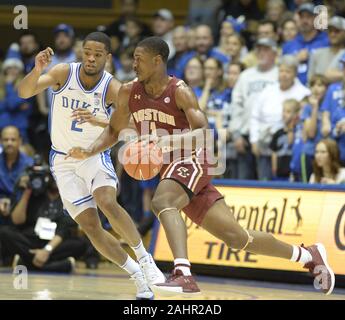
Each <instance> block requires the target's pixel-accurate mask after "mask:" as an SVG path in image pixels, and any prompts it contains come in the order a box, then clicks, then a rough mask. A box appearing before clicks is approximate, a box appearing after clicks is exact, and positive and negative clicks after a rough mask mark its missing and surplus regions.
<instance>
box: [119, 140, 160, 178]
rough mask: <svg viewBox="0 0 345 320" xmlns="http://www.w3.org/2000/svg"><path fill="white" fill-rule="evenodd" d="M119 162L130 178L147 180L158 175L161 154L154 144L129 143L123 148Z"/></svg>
mask: <svg viewBox="0 0 345 320" xmlns="http://www.w3.org/2000/svg"><path fill="white" fill-rule="evenodd" d="M121 162H122V164H123V167H124V169H125V170H126V172H127V173H128V174H129V175H130V176H131V177H132V178H134V179H136V180H149V179H152V178H153V177H155V176H156V175H157V174H159V171H160V170H161V168H162V166H163V153H162V150H161V149H160V148H159V147H158V146H157V145H156V144H155V143H154V142H150V143H147V142H141V141H139V142H137V141H135V142H130V143H128V144H127V145H125V146H124V150H123V154H122V161H121Z"/></svg>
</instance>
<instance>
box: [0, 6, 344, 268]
mask: <svg viewBox="0 0 345 320" xmlns="http://www.w3.org/2000/svg"><path fill="white" fill-rule="evenodd" d="M262 3H263V1H259V0H234V1H227V0H223V1H221V0H218V1H217V0H212V1H208V0H193V1H190V6H189V13H188V14H187V15H186V16H187V19H186V22H185V24H179V25H178V24H176V22H175V18H174V15H173V13H172V12H171V11H170V10H168V9H165V8H162V9H160V10H158V11H157V12H155V13H153V15H152V20H151V24H147V23H144V22H143V21H141V20H140V17H139V16H138V15H137V12H138V6H139V1H138V0H121V13H120V17H119V18H118V19H117V20H116V21H114V22H113V23H111V24H110V25H100V26H98V28H97V30H98V31H103V32H105V33H106V34H108V35H109V37H110V38H111V50H112V59H111V60H109V61H108V62H107V65H106V69H107V71H109V72H110V73H112V74H113V75H114V76H115V77H116V78H118V79H119V80H120V81H122V82H128V81H131V80H133V79H134V78H135V73H134V72H133V70H132V63H133V52H134V49H135V46H136V45H137V43H138V42H139V41H141V40H142V39H144V38H145V37H147V36H150V35H155V36H159V37H161V38H162V39H164V40H165V41H166V42H167V43H168V45H169V48H170V55H169V60H168V72H169V74H171V75H175V76H176V77H178V78H181V79H183V80H184V81H185V82H186V83H187V84H188V85H189V86H191V88H192V89H193V91H194V93H195V95H196V97H197V98H198V101H199V105H200V108H201V109H202V110H203V112H204V113H205V114H206V116H207V118H208V121H209V126H210V128H213V129H214V130H215V133H214V136H215V138H217V137H218V136H219V135H218V133H220V132H221V131H223V132H225V133H226V134H225V137H226V139H225V141H223V142H222V143H223V145H222V146H221V147H220V148H218V152H220V150H226V152H225V156H226V169H225V172H224V173H223V174H222V175H221V176H219V177H218V178H230V179H257V180H285V181H294V182H304V183H308V182H310V183H325V184H331V183H338V184H339V183H343V182H345V178H344V170H345V169H343V168H342V167H343V166H345V111H344V110H345V108H344V106H345V88H344V86H345V18H344V16H345V3H344V1H338V0H329V1H314V2H311V1H305V0H285V1H284V0H268V1H267V2H266V4H265V5H263V4H262ZM316 5H324V6H326V7H325V8H327V13H328V16H327V17H326V18H328V19H327V20H326V21H324V25H323V27H322V25H321V27H320V23H315V21H316V20H318V19H321V18H320V16H318V14H319V12H320V11H319V10H316V9H315V6H316ZM318 22H320V21H319V20H318ZM83 36H85V35H83V34H76V32H75V30H74V28H73V26H70V25H67V24H64V23H62V24H59V25H58V26H56V27H55V28H54V29H53V30H52V37H53V49H54V52H55V55H54V56H53V61H52V63H51V65H50V66H49V67H50V68H51V67H52V66H53V65H55V64H58V63H61V62H64V63H69V62H74V61H81V56H82V42H83ZM14 40H15V41H14V42H13V44H11V45H10V47H9V48H8V51H7V53H6V55H5V57H4V59H3V61H1V62H0V68H1V73H2V76H1V77H0V130H2V132H1V144H0V152H1V153H0V244H1V241H4V239H6V241H11V243H12V245H11V246H10V248H8V250H10V252H8V254H9V255H10V254H14V253H21V255H20V257H21V259H22V260H27V264H28V265H29V266H31V267H32V268H38V267H40V268H46V270H53V269H54V268H55V267H56V265H57V266H58V267H56V268H57V269H59V268H60V269H61V270H67V269H68V270H69V269H71V265H72V264H73V263H72V262H73V261H72V260H73V259H71V257H75V258H78V257H80V256H84V257H85V256H86V257H91V258H90V259H91V260H92V261H96V260H97V257H95V255H96V254H95V253H94V252H92V250H91V249H90V245H89V243H87V241H86V240H85V239H84V238H83V237H81V236H80V235H79V236H76V233H78V231H77V230H74V229H75V225H73V221H67V220H68V219H67V218H66V216H65V215H64V213H63V208H62V206H61V200H60V199H59V196H58V194H56V193H54V190H55V189H54V188H56V187H54V183H53V181H52V180H51V179H50V178H49V179H48V180H49V181H50V182H48V184H47V185H49V186H50V187H49V188H47V191H46V192H47V194H45V193H44V195H43V194H41V195H39V196H40V197H42V196H44V197H45V199H48V200H46V201H43V200H38V201H34V200H32V198H33V197H34V198H35V197H36V196H34V195H33V194H32V185H31V184H30V183H29V182H28V181H29V180H28V179H29V178H28V174H27V168H28V167H29V168H32V166H33V164H34V160H33V157H34V155H40V157H41V158H42V159H43V163H46V164H48V161H49V159H48V158H49V149H50V139H49V128H48V121H47V119H48V117H49V106H50V100H51V92H50V91H49V90H47V91H46V92H44V93H42V94H39V95H38V96H36V97H33V98H30V99H22V98H20V97H19V96H18V93H17V85H18V82H19V81H20V80H21V79H22V78H23V77H24V76H25V74H27V73H28V72H30V70H31V69H32V68H33V66H34V58H35V55H36V54H37V53H38V52H39V51H40V50H41V49H43V48H45V47H46V44H44V43H42V42H41V41H40V38H39V35H36V34H34V33H32V32H30V31H26V32H24V33H23V34H21V36H20V37H19V38H18V39H14ZM115 107H116V106H115ZM113 154H114V155H115V156H114V159H115V158H116V152H113ZM114 161H115V160H114ZM116 167H117V169H118V174H119V176H120V179H121V182H122V184H121V189H120V191H121V192H120V193H119V199H120V203H121V204H122V205H123V206H124V207H125V208H126V209H127V210H128V211H129V212H130V214H131V215H132V217H133V218H134V220H135V221H136V223H137V224H138V229H139V231H140V233H141V234H142V235H143V236H144V235H145V234H146V233H147V232H148V231H149V230H150V228H151V227H152V225H153V223H154V221H155V218H154V216H153V214H152V212H151V211H150V199H151V197H152V194H153V191H154V188H155V186H156V185H157V179H155V180H153V181H150V182H148V183H139V182H137V181H134V180H133V179H131V178H130V177H129V176H128V175H127V174H126V173H125V172H124V171H123V170H122V169H121V167H119V164H117V166H116ZM23 177H25V178H24V179H23ZM129 190H131V192H129ZM55 191H56V190H55ZM30 201H32V202H33V204H29V202H30ZM59 214H61V215H60V216H59ZM45 216H50V221H53V222H52V223H55V229H54V230H55V231H56V232H55V233H54V234H55V236H54V237H53V238H50V239H48V238H46V239H42V238H40V237H39V232H36V231H37V230H36V231H35V225H36V227H37V221H38V220H40V219H39V218H42V217H43V218H44V217H45ZM104 225H105V226H106V225H107V221H104ZM73 228H74V229H73ZM10 230H12V231H10ZM18 230H26V232H27V233H25V232H22V233H21V236H20V235H19V234H20V233H16V232H17V231H18ZM11 232H12V233H11ZM24 237H26V238H24ZM9 239H11V240H9ZM66 241H67V242H68V243H72V245H70V246H69V247H70V248H72V249H73V250H72V249H71V250H68V251H67V256H66V255H64V254H61V252H60V251H59V250H58V248H59V247H60V248H61V247H63V243H64V242H66ZM44 246H48V249H51V252H50V251H49V250H46V251H49V255H47V254H46V253H44V252H41V251H40V250H38V251H34V250H36V249H37V248H39V249H41V248H42V247H44ZM51 247H52V248H51ZM18 248H19V249H18ZM55 249H56V250H55ZM28 250H29V253H28ZM24 251H25V252H26V253H27V254H23V252H24ZM0 259H1V256H0ZM5 260H6V259H5ZM50 264H52V265H53V267H51V265H50ZM59 264H60V265H59ZM44 266H45V267H44ZM54 270H55V269H54Z"/></svg>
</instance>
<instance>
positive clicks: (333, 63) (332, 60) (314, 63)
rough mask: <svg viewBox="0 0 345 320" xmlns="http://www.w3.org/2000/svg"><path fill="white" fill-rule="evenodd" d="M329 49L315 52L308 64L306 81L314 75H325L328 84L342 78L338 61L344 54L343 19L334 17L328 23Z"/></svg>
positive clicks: (344, 20)
mask: <svg viewBox="0 0 345 320" xmlns="http://www.w3.org/2000/svg"><path fill="white" fill-rule="evenodd" d="M327 32H328V38H329V43H330V47H327V48H320V49H317V50H315V51H314V52H313V53H312V55H311V57H310V62H309V70H308V80H309V81H310V79H311V78H312V76H313V75H314V74H323V75H325V76H326V77H327V78H328V80H329V81H330V82H336V81H340V80H341V79H342V77H343V72H342V65H341V62H340V59H341V57H342V55H343V54H344V53H345V19H344V18H343V17H339V16H334V17H332V18H331V19H330V20H329V23H328V29H327Z"/></svg>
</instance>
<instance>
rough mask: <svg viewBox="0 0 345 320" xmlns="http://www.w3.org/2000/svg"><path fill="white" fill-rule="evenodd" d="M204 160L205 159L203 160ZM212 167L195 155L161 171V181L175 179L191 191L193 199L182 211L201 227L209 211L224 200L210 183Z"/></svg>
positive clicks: (174, 162) (178, 160)
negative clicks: (218, 201) (209, 170)
mask: <svg viewBox="0 0 345 320" xmlns="http://www.w3.org/2000/svg"><path fill="white" fill-rule="evenodd" d="M202 160H203V159H202ZM210 167H211V165H210V164H208V163H207V162H206V161H204V160H203V161H200V159H199V157H198V156H197V155H196V154H194V155H192V156H191V157H186V158H180V159H177V160H175V161H173V162H172V163H170V164H169V165H164V166H163V168H162V170H161V180H163V179H173V180H176V181H178V182H179V183H180V184H182V185H184V187H185V188H186V189H188V190H190V191H191V193H192V194H193V197H192V198H191V201H190V203H189V204H188V205H187V206H186V207H184V208H183V209H182V210H183V211H184V213H185V214H186V215H187V216H188V217H189V218H190V219H191V220H192V221H193V222H195V223H196V224H198V225H200V224H201V222H202V221H203V219H204V217H205V215H206V213H207V211H208V210H209V209H210V208H211V207H212V205H213V204H214V203H215V202H216V201H217V200H219V199H222V198H224V197H223V196H222V195H221V194H220V193H219V191H218V190H217V189H216V188H215V187H214V186H213V185H212V184H211V183H210V182H211V180H212V178H213V176H212V175H209V174H208V169H209V168H210Z"/></svg>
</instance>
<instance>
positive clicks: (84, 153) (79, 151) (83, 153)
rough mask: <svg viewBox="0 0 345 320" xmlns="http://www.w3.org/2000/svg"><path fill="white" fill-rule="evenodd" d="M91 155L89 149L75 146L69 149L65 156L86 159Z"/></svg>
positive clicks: (66, 157)
mask: <svg viewBox="0 0 345 320" xmlns="http://www.w3.org/2000/svg"><path fill="white" fill-rule="evenodd" d="M90 156H91V153H90V152H89V151H88V150H87V149H83V148H80V147H74V148H72V149H70V150H69V151H68V153H67V154H66V156H65V160H67V159H68V158H74V159H78V160H84V159H87V158H88V157H90Z"/></svg>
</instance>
